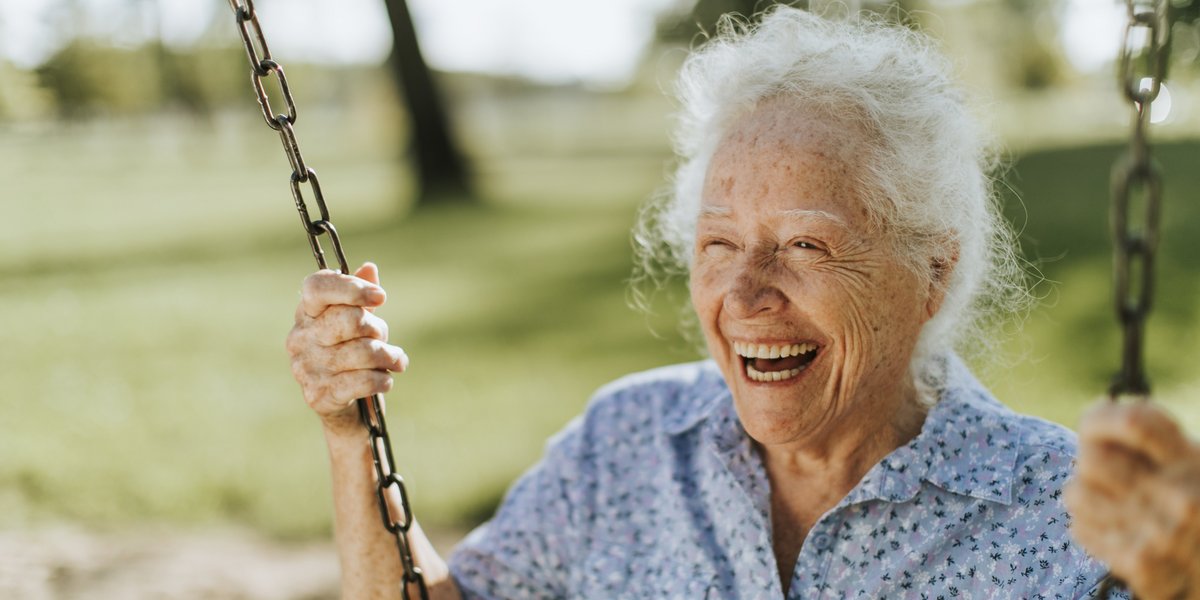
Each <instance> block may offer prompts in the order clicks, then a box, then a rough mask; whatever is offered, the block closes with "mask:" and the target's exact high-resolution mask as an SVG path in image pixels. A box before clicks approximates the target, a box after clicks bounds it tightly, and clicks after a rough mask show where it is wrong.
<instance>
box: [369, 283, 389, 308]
mask: <svg viewBox="0 0 1200 600" xmlns="http://www.w3.org/2000/svg"><path fill="white" fill-rule="evenodd" d="M384 300H387V294H386V293H385V292H384V291H383V290H381V289H379V288H375V287H373V288H367V302H370V303H372V304H383V301H384Z"/></svg>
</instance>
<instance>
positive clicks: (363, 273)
mask: <svg viewBox="0 0 1200 600" xmlns="http://www.w3.org/2000/svg"><path fill="white" fill-rule="evenodd" d="M354 276H355V277H358V278H359V279H363V280H366V281H368V282H370V283H373V284H375V285H379V267H378V266H377V265H376V264H375V263H373V262H365V263H363V265H362V266H361V267H359V268H358V270H357V271H355V272H354ZM367 310H369V311H372V312H373V311H374V310H375V307H373V306H372V307H367Z"/></svg>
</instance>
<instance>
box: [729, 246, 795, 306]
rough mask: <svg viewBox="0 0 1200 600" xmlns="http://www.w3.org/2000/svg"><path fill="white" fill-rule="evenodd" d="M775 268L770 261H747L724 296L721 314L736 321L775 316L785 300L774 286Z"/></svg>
mask: <svg viewBox="0 0 1200 600" xmlns="http://www.w3.org/2000/svg"><path fill="white" fill-rule="evenodd" d="M774 271H775V265H774V261H773V260H771V259H763V258H757V259H756V258H751V257H747V258H745V259H743V260H742V261H740V264H739V265H738V272H737V274H736V275H735V276H734V278H733V281H732V282H731V286H732V287H731V288H730V289H729V291H728V293H726V294H725V312H727V313H728V314H729V315H730V316H732V317H735V318H738V319H748V318H751V317H755V316H759V315H766V314H771V313H775V312H778V311H780V310H782V309H783V308H784V306H785V305H786V304H787V296H785V295H784V294H783V292H782V291H780V289H779V287H777V285H776V283H775V276H777V274H775V273H774Z"/></svg>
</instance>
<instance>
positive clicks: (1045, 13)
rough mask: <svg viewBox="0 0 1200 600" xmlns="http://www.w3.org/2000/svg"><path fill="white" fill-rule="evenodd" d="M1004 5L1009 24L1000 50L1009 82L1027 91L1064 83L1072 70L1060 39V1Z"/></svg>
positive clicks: (1018, 0)
mask: <svg viewBox="0 0 1200 600" xmlns="http://www.w3.org/2000/svg"><path fill="white" fill-rule="evenodd" d="M1001 5H1002V7H1003V8H1004V9H1005V12H1006V13H1007V14H1006V15H1005V17H1004V19H1005V21H1006V22H1007V23H1009V24H1010V25H1009V26H1008V27H1006V28H1005V30H1004V34H1005V35H1004V38H1003V41H1004V43H1003V44H1002V45H1001V46H999V47H998V48H997V51H998V52H1001V53H1003V54H1004V55H1005V57H1004V58H1005V60H1004V61H1003V63H1002V66H1003V69H1004V72H1005V74H1006V75H1007V79H1008V80H1009V82H1010V83H1012V84H1015V85H1016V86H1017V87H1021V88H1024V89H1027V90H1040V89H1045V88H1049V87H1053V86H1054V85H1057V84H1059V83H1062V82H1063V81H1064V80H1065V79H1066V77H1067V75H1068V73H1070V72H1071V69H1070V66H1069V65H1068V64H1067V61H1066V57H1064V56H1063V52H1062V42H1061V40H1060V39H1059V30H1060V27H1059V25H1060V23H1061V20H1062V13H1063V3H1062V2H1061V0H1052V1H1047V0H1003V2H1001Z"/></svg>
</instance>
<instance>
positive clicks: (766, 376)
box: [746, 365, 804, 381]
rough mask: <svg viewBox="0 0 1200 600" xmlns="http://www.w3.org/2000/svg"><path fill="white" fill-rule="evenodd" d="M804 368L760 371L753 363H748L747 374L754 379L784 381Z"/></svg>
mask: <svg viewBox="0 0 1200 600" xmlns="http://www.w3.org/2000/svg"><path fill="white" fill-rule="evenodd" d="M802 370H804V367H797V368H795V369H788V370H786V371H759V370H758V369H755V368H754V367H753V366H752V365H746V375H747V376H749V377H750V379H751V380H753V381H783V380H785V379H791V378H793V377H795V376H797V375H799V374H800V371H802Z"/></svg>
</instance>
